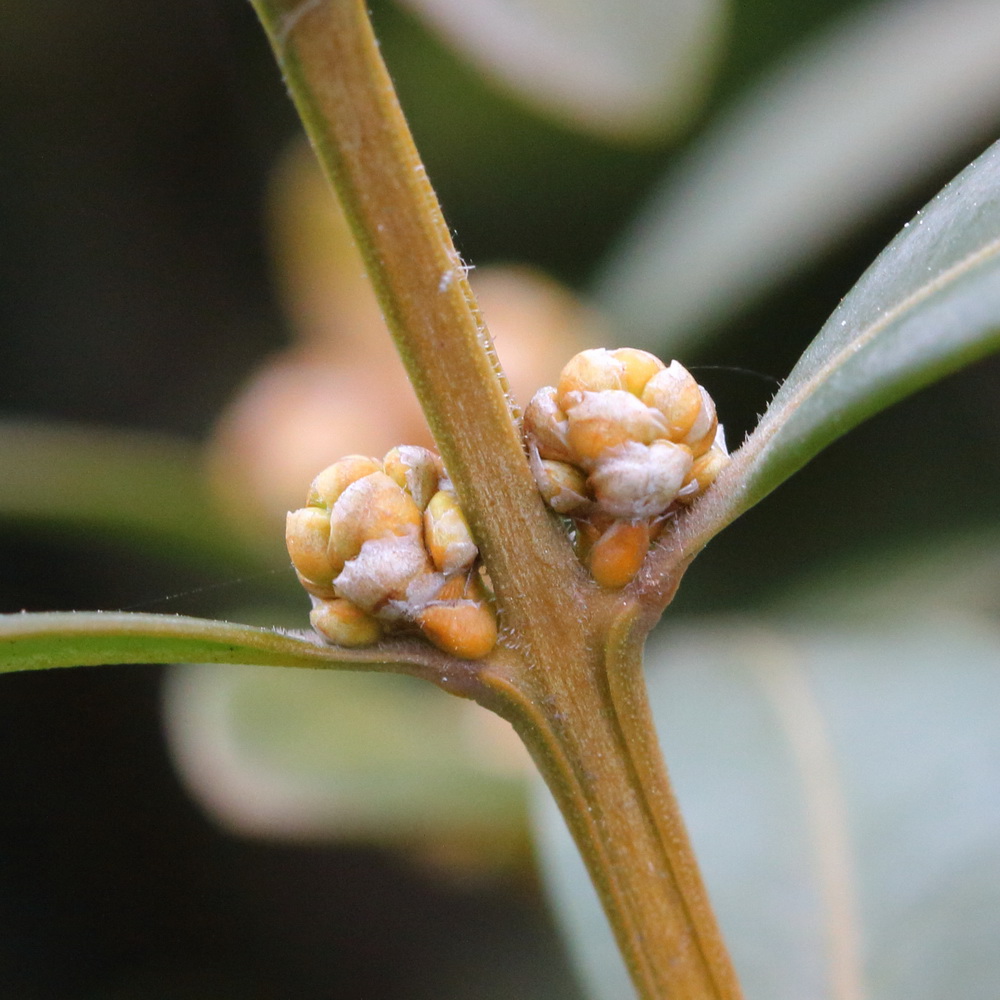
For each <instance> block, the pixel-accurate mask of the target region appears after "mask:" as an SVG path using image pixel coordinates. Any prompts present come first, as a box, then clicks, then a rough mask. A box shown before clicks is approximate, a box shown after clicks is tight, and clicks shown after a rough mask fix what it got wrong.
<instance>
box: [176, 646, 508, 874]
mask: <svg viewBox="0 0 1000 1000" xmlns="http://www.w3.org/2000/svg"><path fill="white" fill-rule="evenodd" d="M166 718H167V731H168V734H169V736H170V742H171V746H172V750H173V754H174V757H175V759H176V761H177V763H178V765H179V767H180V770H181V773H182V774H183V775H184V776H185V778H186V780H187V782H188V784H189V785H190V786H191V787H192V789H193V790H194V792H195V793H196V795H197V797H198V798H199V800H200V801H201V802H203V803H204V804H205V805H206V806H207V808H208V809H209V811H210V812H211V813H212V814H213V816H215V817H216V819H218V820H220V821H221V822H222V823H223V824H224V825H226V826H228V827H230V828H235V829H237V830H240V831H241V832H243V833H253V834H257V835H265V836H271V837H279V838H282V839H287V838H296V837H302V836H309V837H324V838H356V839H363V840H370V841H383V842H390V843H394V842H395V843H398V842H404V843H406V842H412V841H414V840H415V839H420V838H428V837H434V838H436V839H437V840H439V841H446V842H447V843H448V844H450V845H452V846H454V845H455V842H456V840H457V839H466V840H468V839H478V840H479V841H483V840H485V841H487V842H488V843H489V844H490V846H491V847H492V848H493V849H494V850H496V849H497V848H499V851H497V853H499V854H501V855H502V856H503V858H506V857H507V856H509V846H510V844H511V842H518V843H520V842H521V840H522V838H523V830H524V806H523V779H522V775H523V773H524V770H523V765H524V763H525V761H526V755H525V754H524V752H523V750H521V747H520V744H519V743H518V741H517V738H516V737H515V736H514V734H513V730H510V727H509V726H507V724H506V723H503V722H501V721H500V720H499V719H496V718H495V717H494V716H492V715H490V714H488V713H487V712H486V711H485V710H484V709H481V708H479V707H478V706H476V705H474V704H473V703H471V702H466V701H461V700H459V699H457V698H450V697H447V696H445V695H444V694H443V693H442V692H439V691H435V690H434V689H433V688H432V687H431V686H430V685H427V684H422V683H418V682H417V681H415V680H413V679H411V678H405V677H363V676H360V675H336V676H335V675H331V674H328V673H317V672H299V671H296V672H294V673H289V672H287V671H277V670H266V669H263V668H239V669H237V668H234V667H209V666H206V665H196V666H185V667H183V668H177V669H176V670H175V671H174V672H173V673H172V674H171V677H170V683H169V685H168V688H167V698H166ZM500 727H506V728H507V730H508V732H507V738H506V739H505V738H504V734H503V731H502V730H501V729H500ZM491 737H492V738H491Z"/></svg>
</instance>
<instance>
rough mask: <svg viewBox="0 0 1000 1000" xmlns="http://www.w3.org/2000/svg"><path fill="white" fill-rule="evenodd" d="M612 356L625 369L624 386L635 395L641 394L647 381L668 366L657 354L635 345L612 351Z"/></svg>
mask: <svg viewBox="0 0 1000 1000" xmlns="http://www.w3.org/2000/svg"><path fill="white" fill-rule="evenodd" d="M611 356H612V357H613V358H614V359H615V361H619V362H621V364H622V366H623V369H624V371H623V375H622V382H623V385H622V388H624V389H627V390H628V391H629V392H630V393H632V395H633V396H641V395H642V390H643V389H645V388H646V383H647V382H649V380H650V379H651V378H652V377H653V376H654V375H656V374H657V373H658V372H661V371H663V369H664V368H665V367H666V366H665V365H664V364H663V362H662V361H661V360H660V359H659V358H658V357H657V356H656V355H655V354H650V353H649V351H640V350H639V349H638V348H635V347H620V348H618V350H617V351H612V352H611Z"/></svg>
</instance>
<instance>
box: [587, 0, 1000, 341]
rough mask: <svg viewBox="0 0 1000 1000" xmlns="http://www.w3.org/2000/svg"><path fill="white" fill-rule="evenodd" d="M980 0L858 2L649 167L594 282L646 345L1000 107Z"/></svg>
mask: <svg viewBox="0 0 1000 1000" xmlns="http://www.w3.org/2000/svg"><path fill="white" fill-rule="evenodd" d="M998 48H1000V18H998V17H997V10H996V5H995V3H993V0H922V2H916V3H915V2H913V0H896V2H894V3H877V4H870V5H868V6H867V7H866V8H865V9H864V10H862V11H859V12H856V13H853V14H852V15H851V16H850V18H849V19H846V20H844V21H842V22H841V23H839V24H838V25H837V26H835V27H834V28H833V29H832V30H830V31H828V32H827V33H826V34H825V35H824V36H822V37H819V38H816V39H815V40H814V41H812V42H811V43H810V44H809V45H808V46H807V47H804V48H803V49H801V50H800V51H799V52H798V53H797V54H796V55H794V56H793V57H792V58H791V59H790V60H788V61H787V62H786V63H785V64H784V65H783V66H781V67H780V68H778V69H776V70H775V71H774V72H773V73H772V74H771V75H770V76H769V77H768V78H767V79H765V80H763V81H762V82H761V83H760V84H759V85H758V86H757V87H755V88H754V90H753V91H752V92H751V93H749V94H747V95H746V96H745V97H744V98H742V99H741V100H740V101H739V102H738V103H737V104H736V105H734V106H733V107H731V108H730V109H729V111H728V112H727V113H726V114H725V115H724V116H723V117H721V118H719V119H718V121H717V122H716V123H715V124H714V125H713V126H711V127H710V128H709V129H708V130H707V131H706V132H705V133H704V134H703V136H702V137H701V138H700V139H698V140H697V141H696V142H695V144H694V145H693V146H692V147H691V149H690V151H689V152H688V153H687V154H686V155H685V157H684V158H683V160H682V162H681V163H679V164H678V166H677V168H676V169H675V170H674V171H673V172H672V173H671V174H670V176H668V177H667V178H665V180H664V183H663V185H662V186H661V188H660V190H659V192H658V193H657V194H656V195H655V196H654V198H653V199H652V201H651V202H650V204H649V205H648V206H647V207H646V208H645V210H644V211H643V212H642V213H641V214H640V215H639V217H638V218H637V220H636V221H635V223H634V224H633V225H632V226H631V227H630V228H629V230H628V232H627V233H626V234H625V236H624V238H623V240H622V241H621V243H620V244H619V247H618V248H617V249H616V251H615V253H614V254H613V256H612V257H611V258H610V259H609V262H608V265H607V267H606V269H605V273H604V275H603V278H602V279H600V281H599V297H600V298H601V299H602V300H603V305H604V306H605V307H606V308H607V309H608V311H609V312H610V313H611V314H612V315H613V316H617V317H618V318H619V319H620V321H621V325H622V326H623V327H624V328H625V329H628V330H630V331H631V338H632V340H633V341H635V342H636V343H637V346H638V345H639V344H640V343H641V345H642V346H645V347H649V348H650V349H651V350H660V351H666V352H667V353H668V354H674V355H675V356H676V355H678V354H680V353H683V351H684V350H685V349H686V348H688V347H690V346H691V345H693V344H694V343H695V342H696V341H695V338H696V337H697V335H698V334H699V332H700V331H702V330H704V329H705V328H707V327H709V326H711V325H713V324H718V323H719V322H720V321H721V320H722V319H724V318H725V317H726V316H727V315H728V314H729V313H731V312H732V311H733V310H734V309H736V308H737V307H738V306H739V305H741V304H742V303H745V302H746V301H747V300H749V299H752V298H753V297H754V296H756V295H759V294H760V293H761V292H763V291H765V290H766V289H767V288H768V287H769V286H771V285H773V284H776V283H777V282H779V281H780V280H782V279H785V278H788V277H790V276H791V275H792V274H793V273H794V272H795V271H797V270H799V269H801V268H802V267H803V266H805V265H806V264H807V263H809V261H810V260H811V259H812V258H813V257H815V256H816V255H817V254H818V253H820V252H821V251H823V250H824V249H825V248H826V247H828V246H829V245H830V244H831V243H832V242H833V241H834V240H836V239H837V238H839V237H840V236H842V235H843V234H844V233H845V232H847V231H848V230H849V228H850V227H851V226H856V225H858V224H859V223H860V222H861V221H862V220H863V219H864V218H865V216H866V214H867V213H869V212H870V211H871V210H872V209H873V208H876V207H877V206H878V205H879V204H881V203H882V202H883V201H885V200H886V199H887V198H888V197H890V196H891V195H892V194H894V193H895V192H898V191H901V190H903V189H905V188H906V186H907V185H911V184H913V183H914V182H916V181H919V180H920V179H921V178H922V177H924V176H927V175H928V174H930V173H931V172H932V171H933V170H935V169H936V168H937V169H940V167H941V165H942V164H946V163H947V162H948V159H949V157H951V156H953V155H954V151H955V150H957V149H961V148H963V146H966V145H968V143H970V142H972V141H974V140H975V139H976V138H977V137H978V136H981V135H983V134H989V129H990V127H991V125H993V124H995V123H996V120H997V116H998V114H1000V69H998V63H997V59H996V53H997V50H998Z"/></svg>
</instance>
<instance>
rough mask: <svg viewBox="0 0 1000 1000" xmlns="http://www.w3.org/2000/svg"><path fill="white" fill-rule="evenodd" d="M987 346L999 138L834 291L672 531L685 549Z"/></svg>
mask: <svg viewBox="0 0 1000 1000" xmlns="http://www.w3.org/2000/svg"><path fill="white" fill-rule="evenodd" d="M998 348H1000V143H998V144H996V145H994V146H992V147H991V148H990V149H988V150H987V151H986V152H985V153H984V154H983V155H982V156H981V157H980V158H979V159H978V160H976V161H975V162H974V163H973V164H972V165H971V166H969V167H967V168H966V169H965V170H964V171H963V172H962V173H961V174H959V175H958V177H956V178H955V179H954V180H953V181H952V182H951V183H950V184H949V185H948V186H947V187H945V188H944V190H942V191H941V193H940V194H938V195H937V197H936V198H935V199H934V200H933V201H931V202H930V203H929V204H928V205H927V206H926V207H925V208H924V209H923V210H922V211H921V212H920V213H919V214H918V215H917V216H916V218H915V219H914V220H913V221H912V222H909V223H907V224H906V227H905V228H904V229H903V231H902V232H901V233H900V234H899V235H898V236H897V237H896V239H895V240H893V242H892V243H890V244H889V246H888V247H887V248H886V249H885V250H884V251H883V252H882V253H881V254H880V255H879V257H878V258H877V259H876V261H875V263H874V264H872V266H871V267H870V268H869V269H868V270H867V271H866V272H865V274H864V275H863V276H862V277H861V280H860V281H859V282H858V283H857V284H856V285H855V286H854V288H853V289H852V290H851V291H850V293H849V294H848V295H847V296H846V297H845V298H844V300H843V301H842V302H841V304H840V306H839V307H838V308H837V309H836V311H835V312H834V313H833V315H832V316H831V317H830V319H829V320H828V321H827V323H826V325H825V326H824V327H823V329H822V330H821V331H820V332H819V335H818V336H817V337H816V339H815V340H814V341H813V342H812V344H810V346H809V348H808V349H807V350H806V352H805V354H803V356H802V358H801V359H800V360H799V362H798V364H796V366H795V368H794V369H793V370H792V372H791V374H790V375H789V376H788V379H787V380H786V381H785V383H784V385H782V387H781V389H780V390H779V391H778V393H777V395H776V396H775V398H774V400H773V401H772V403H771V405H770V406H769V407H768V409H767V412H766V413H765V414H764V417H763V419H762V420H761V421H760V423H759V424H758V426H757V428H756V430H755V431H754V432H753V433H752V434H751V435H750V437H749V438H748V439H747V441H746V443H745V444H744V445H743V447H742V448H740V449H739V451H738V452H736V454H735V455H734V456H733V461H732V462H731V464H730V465H729V467H728V468H726V469H725V470H724V472H723V474H722V475H721V476H720V477H719V479H718V480H717V481H716V485H715V488H714V489H713V490H712V491H710V492H709V494H708V495H707V496H706V497H705V500H704V502H703V503H701V504H699V505H698V506H697V507H696V508H695V509H694V511H693V512H692V514H691V517H690V518H689V523H688V524H687V525H685V527H684V529H683V530H684V531H685V533H686V534H687V536H688V538H689V539H690V540H693V541H692V544H693V547H695V548H696V547H697V545H699V544H703V543H704V541H705V540H707V538H709V537H711V536H712V535H713V534H715V533H716V532H717V531H719V530H720V529H721V528H722V527H723V526H724V525H725V524H728V523H729V522H730V521H731V520H732V519H733V518H735V517H736V516H737V515H738V514H740V513H742V512H743V511H744V510H746V509H747V508H749V507H751V506H753V504H755V503H757V502H758V501H759V500H760V499H761V498H763V497H764V496H765V495H766V494H768V493H769V492H770V491H771V490H773V489H774V488H775V487H777V486H778V485H779V484H780V483H782V482H783V481H784V480H785V479H787V478H788V477H789V476H790V475H792V473H794V472H795V471H797V470H798V469H800V468H801V467H802V466H803V465H805V464H806V462H808V461H809V460H810V459H811V458H813V456H814V455H816V454H817V453H818V452H819V451H821V450H822V449H823V448H824V447H826V445H828V444H829V443H830V442H831V441H833V440H835V439H836V438H838V437H840V436H841V435H842V434H844V433H846V432H847V431H849V430H850V429H851V428H852V427H854V426H855V425H857V424H859V423H860V422H861V421H862V420H865V419H866V418H868V417H870V416H872V415H873V414H875V413H877V412H878V411H879V410H882V409H884V408H885V407H887V406H890V405H891V404H892V403H894V402H896V401H897V400H899V399H901V398H903V397H904V396H906V395H908V394H910V393H912V392H915V391H916V390H917V389H920V388H922V387H923V386H925V385H927V384H929V383H930V382H933V381H935V380H936V379H939V378H942V377H943V376H944V375H947V374H949V373H950V372H953V371H955V370H956V369H958V368H961V367H962V366H963V365H966V364H969V363H970V362H972V361H975V360H977V359H978V358H981V357H983V356H985V355H987V354H989V353H990V352H991V351H995V350H997V349H998ZM928 419H932V418H930V417H929V418H928ZM918 430H919V428H918ZM927 464H928V468H929V469H932V468H933V461H932V457H931V456H928V461H927Z"/></svg>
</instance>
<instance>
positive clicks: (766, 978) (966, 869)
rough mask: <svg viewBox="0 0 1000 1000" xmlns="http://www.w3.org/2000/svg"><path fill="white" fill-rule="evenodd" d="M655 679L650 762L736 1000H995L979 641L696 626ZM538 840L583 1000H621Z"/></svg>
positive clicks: (992, 757) (606, 936) (551, 830)
mask: <svg viewBox="0 0 1000 1000" xmlns="http://www.w3.org/2000/svg"><path fill="white" fill-rule="evenodd" d="M650 661H651V662H650V687H651V696H652V700H653V704H654V710H655V714H656V718H657V724H658V727H659V729H660V731H661V734H662V738H663V743H664V750H665V753H666V757H667V760H668V762H669V765H670V768H671V773H672V775H673V778H674V782H675V785H676V788H677V792H678V795H679V798H680V802H681V807H682V809H683V812H684V815H685V818H686V820H687V823H688V827H689V830H690V831H691V834H692V838H693V840H694V844H695V849H696V852H697V854H698V856H699V860H700V862H701V864H702V866H703V869H704V873H705V876H706V879H707V882H708V888H709V892H710V894H711V896H712V899H713V901H714V904H715V907H716V911H717V914H718V916H719V918H720V921H721V923H722V928H723V932H724V933H725V935H726V938H727V940H728V942H729V944H730V947H731V949H732V952H733V955H734V960H735V963H736V966H737V969H738V971H739V973H740V976H741V978H742V980H743V983H744V987H745V990H746V995H747V998H748V1000H801V998H802V997H805V996H808V997H812V998H815V1000H848V998H858V997H861V996H864V997H867V998H869V1000H940V998H941V997H944V996H956V997H957V996H961V997H962V998H963V1000H992V998H994V997H995V996H996V995H997V992H998V990H1000V952H998V951H997V949H996V947H995V940H996V937H997V934H998V932H1000V794H998V792H1000V727H997V725H996V706H997V705H998V704H1000V634H998V633H997V631H996V629H995V628H993V627H990V626H985V625H982V624H976V623H974V622H972V621H971V620H968V619H954V618H953V619H951V620H950V621H947V622H944V621H942V622H938V623H936V624H934V625H932V624H928V623H926V622H925V623H918V622H913V621H911V622H901V623H898V624H895V625H891V624H890V625H886V624H883V625H881V626H880V627H878V628H852V629H849V630H841V631H832V630H826V629H806V628H804V627H800V628H797V629H795V630H792V629H788V628H779V627H774V628H771V629H767V630H764V629H758V628H748V627H746V626H744V625H740V624H734V623H725V622H713V621H711V620H705V621H702V622H700V623H697V624H696V625H692V626H689V627H688V628H687V629H685V630H684V631H683V632H680V631H678V632H676V633H675V634H674V636H673V637H672V638H670V639H669V640H667V641H665V642H662V643H658V644H656V645H655V646H654V647H653V649H652V651H651V656H650ZM539 826H540V831H541V835H542V844H543V858H544V860H545V870H546V873H547V876H548V878H549V880H550V884H551V886H552V889H553V892H554V895H555V899H556V903H557V910H558V913H559V915H560V918H561V919H562V920H563V921H564V923H565V925H566V927H567V929H568V931H569V933H570V940H571V945H572V947H573V950H574V953H575V954H576V956H577V959H578V964H579V965H580V967H581V968H582V969H583V970H584V973H585V978H587V979H588V981H589V983H590V984H591V986H592V991H591V995H592V996H593V997H594V998H595V1000H622V998H624V997H626V996H630V995H632V994H631V993H630V992H629V990H628V987H627V979H626V978H624V971H623V970H622V969H621V965H620V961H618V960H617V956H616V954H615V952H614V947H613V945H612V943H611V939H610V933H609V932H608V930H607V929H606V927H605V925H604V924H603V922H602V920H601V918H600V915H599V910H598V904H597V902H596V898H595V897H594V895H593V891H592V890H591V888H590V886H589V883H588V882H587V880H586V877H585V875H584V874H583V870H582V867H581V866H580V863H579V861H578V860H577V859H576V855H575V851H574V850H573V848H572V845H571V843H570V841H569V837H568V834H566V832H565V830H564V828H563V825H562V822H561V820H560V819H559V817H558V814H557V813H556V812H555V809H554V807H552V806H551V805H550V804H548V803H547V802H546V803H544V808H542V809H541V811H540V814H539Z"/></svg>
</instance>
